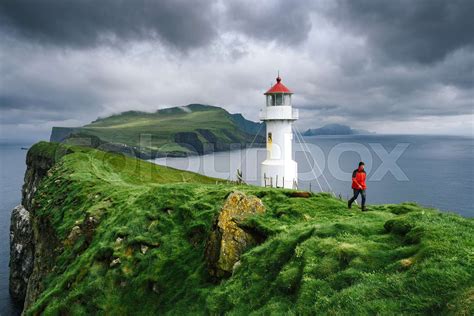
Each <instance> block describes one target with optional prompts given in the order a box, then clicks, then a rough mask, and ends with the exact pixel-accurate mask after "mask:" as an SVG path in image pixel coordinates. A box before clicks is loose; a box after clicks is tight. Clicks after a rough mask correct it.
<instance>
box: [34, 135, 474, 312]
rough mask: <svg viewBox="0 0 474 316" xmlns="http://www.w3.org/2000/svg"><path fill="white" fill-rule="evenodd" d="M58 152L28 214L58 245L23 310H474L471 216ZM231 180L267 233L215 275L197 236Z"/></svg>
mask: <svg viewBox="0 0 474 316" xmlns="http://www.w3.org/2000/svg"><path fill="white" fill-rule="evenodd" d="M53 146H54V145H51V144H48V143H40V144H38V145H35V146H34V147H33V148H32V149H31V155H32V156H34V155H52V154H54V152H57V151H58V149H59V148H62V149H64V148H65V147H64V146H63V145H61V146H59V147H53ZM56 146H57V145H56ZM62 152H64V150H62ZM67 152H68V154H67V155H64V154H61V155H59V156H58V159H57V161H58V162H57V164H56V165H55V166H54V167H53V168H52V169H51V170H50V172H49V174H48V176H47V177H46V178H45V179H44V180H43V181H42V184H41V187H40V189H39V190H38V192H37V194H36V198H35V200H36V203H37V211H36V213H35V220H36V221H47V222H48V223H50V225H51V227H52V228H53V231H54V233H55V235H56V238H57V239H58V240H59V241H60V242H61V243H62V244H63V247H62V248H61V250H60V251H59V256H58V257H57V258H56V259H55V267H54V269H53V271H51V272H50V273H49V274H48V277H47V278H46V279H45V280H44V286H45V290H44V292H43V293H42V295H41V296H40V298H39V299H38V300H37V301H36V302H35V304H34V305H33V306H31V308H30V309H29V310H28V312H27V314H36V313H41V312H43V313H44V314H47V315H59V314H71V315H90V314H104V315H105V314H106V315H127V314H130V315H152V314H172V315H182V314H224V313H227V314H229V315H248V314H252V315H260V314H264V315H268V314H288V315H314V314H329V315H340V314H342V315H366V314H380V315H399V314H405V315H409V314H410V315H411V314H457V315H472V313H473V312H474V307H473V302H474V276H473V272H474V270H473V259H474V250H473V249H474V238H473V236H474V223H473V220H472V219H466V218H462V217H460V216H458V215H454V214H449V213H440V212H439V211H437V210H433V209H427V208H423V207H420V206H418V205H416V204H413V203H403V204H399V205H378V206H370V207H369V212H366V213H362V212H360V211H359V210H357V209H352V210H347V207H346V202H345V201H342V200H339V199H335V198H333V197H331V196H330V195H328V194H324V193H322V194H316V195H314V196H312V197H310V198H292V197H290V194H289V192H291V191H289V190H281V189H269V188H260V187H253V186H237V185H234V184H232V183H220V184H216V179H211V178H207V177H204V176H200V175H196V174H193V173H188V172H184V171H179V170H175V169H170V168H165V167H160V166H156V165H152V164H149V163H147V162H144V161H140V160H135V159H131V158H125V157H123V156H119V155H114V154H107V153H104V152H100V151H96V150H92V149H82V148H79V147H68V148H67ZM234 190H240V191H243V192H245V193H247V194H253V195H256V196H258V197H260V198H261V199H262V201H263V202H264V204H265V206H266V209H267V211H266V212H265V213H264V214H262V215H256V216H254V217H251V218H249V219H248V220H247V221H246V222H245V225H246V226H248V227H251V228H252V229H253V230H255V231H258V232H260V233H261V234H262V235H264V236H266V239H265V241H264V242H263V243H261V244H260V245H258V246H256V247H254V248H252V249H250V250H248V251H247V252H246V253H245V254H244V255H243V256H242V258H241V265H240V266H239V268H238V269H237V270H236V271H235V273H234V275H233V276H232V277H230V278H229V279H226V280H223V281H222V282H220V283H217V284H216V283H212V282H211V281H210V278H209V277H208V275H207V271H206V264H205V260H204V246H205V242H206V239H207V236H208V234H209V231H210V228H211V225H212V220H213V218H214V217H215V216H216V215H217V214H218V212H219V210H220V208H221V206H222V205H223V202H224V200H225V198H226V196H227V195H228V194H229V193H230V192H232V191H234ZM91 216H92V217H94V218H96V219H97V221H98V224H97V226H96V228H95V229H94V232H93V235H92V236H86V235H85V236H81V237H80V238H79V239H77V240H76V241H75V242H74V243H68V242H67V237H68V235H69V233H70V231H71V229H72V227H73V226H74V225H78V224H80V223H81V222H83V221H85V220H86V218H89V217H91ZM120 239H122V241H121V242H120ZM145 245H146V246H147V247H148V251H147V252H146V253H145V254H143V253H142V252H141V248H142V246H145ZM117 258H120V261H121V263H120V264H118V265H116V266H113V267H111V266H110V263H111V262H112V260H114V259H117Z"/></svg>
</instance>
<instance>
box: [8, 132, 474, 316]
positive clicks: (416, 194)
mask: <svg viewBox="0 0 474 316" xmlns="http://www.w3.org/2000/svg"><path fill="white" fill-rule="evenodd" d="M304 139H305V142H306V145H305V146H302V145H301V144H299V143H296V144H295V146H294V151H295V160H296V161H297V162H298V170H299V188H300V189H304V190H309V189H310V186H311V190H312V191H314V192H318V191H325V192H333V193H334V194H335V195H337V196H339V195H340V196H342V197H343V198H347V197H348V196H349V195H350V193H351V189H350V183H351V173H352V170H354V169H355V168H356V166H357V164H358V162H359V161H360V160H363V161H364V162H365V163H366V169H367V178H368V181H367V185H368V189H367V203H368V204H369V205H370V204H380V203H400V202H404V201H414V202H417V203H419V204H421V205H425V206H429V207H435V208H439V209H441V210H442V211H450V212H455V213H458V214H460V215H462V216H466V217H474V138H472V137H455V136H420V135H416V136H415V135H349V136H313V137H305V138H304ZM21 147H29V145H28V144H14V145H12V144H8V145H5V144H4V145H1V144H0V159H1V160H0V192H1V196H0V315H2V316H3V315H18V314H19V313H20V311H21V308H19V307H17V306H15V305H14V304H13V303H12V301H11V300H10V296H9V293H8V261H9V227H10V213H11V210H12V209H13V207H15V206H16V205H18V204H19V203H20V200H21V186H22V184H23V177H24V173H25V168H26V166H25V158H26V151H24V150H21ZM303 149H304V150H303ZM265 154H266V153H265V149H263V148H252V149H247V150H234V151H231V152H219V153H215V154H211V155H205V156H196V157H190V158H160V159H156V161H155V162H156V163H159V164H163V165H168V166H172V167H175V168H180V169H186V170H191V171H195V172H200V173H202V174H206V175H209V176H214V177H219V178H224V179H235V177H236V170H237V169H242V170H243V175H244V178H245V179H246V181H247V182H248V183H252V184H257V183H258V176H257V175H258V174H259V171H260V170H259V164H260V162H261V161H263V159H264V158H265ZM313 158H314V159H315V160H316V161H317V162H318V166H316V165H315V164H314V161H313ZM242 162H243V163H242ZM318 167H319V168H318ZM321 174H322V175H324V177H323V176H321ZM315 176H316V179H318V181H316V180H315ZM326 181H327V182H326ZM318 182H319V184H318Z"/></svg>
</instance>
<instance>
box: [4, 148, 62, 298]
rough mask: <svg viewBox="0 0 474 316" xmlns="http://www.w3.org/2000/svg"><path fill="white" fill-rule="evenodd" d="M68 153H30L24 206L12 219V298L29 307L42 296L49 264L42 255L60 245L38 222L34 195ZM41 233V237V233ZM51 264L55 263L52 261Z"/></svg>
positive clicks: (22, 205) (17, 209)
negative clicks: (49, 173) (40, 255)
mask: <svg viewBox="0 0 474 316" xmlns="http://www.w3.org/2000/svg"><path fill="white" fill-rule="evenodd" d="M64 154H67V150H66V149H65V148H64V147H60V146H57V145H56V146H55V145H52V146H50V147H48V150H47V151H41V150H37V151H31V150H30V151H29V152H28V154H27V157H26V165H27V169H26V172H25V182H24V184H23V190H22V201H21V205H18V206H17V207H15V208H14V209H13V211H12V215H11V225H10V284H9V286H10V293H11V295H12V297H13V298H14V299H15V300H16V301H18V302H20V303H22V302H25V306H27V305H29V304H30V303H31V302H32V301H34V299H35V298H36V297H37V295H38V292H39V291H38V290H39V288H40V285H39V280H40V279H41V277H42V276H43V275H44V271H45V268H46V266H45V264H44V260H43V259H39V258H40V257H39V256H38V255H37V254H38V253H43V254H44V253H53V252H50V251H49V249H48V250H47V251H48V252H44V251H45V249H44V248H45V247H46V248H51V247H52V246H53V247H54V245H56V244H57V243H56V242H55V241H54V239H55V238H54V234H53V235H49V234H46V233H45V232H47V227H44V226H47V225H45V223H39V222H37V221H35V217H34V213H35V210H36V205H35V199H34V194H35V192H36V191H37V190H38V187H39V185H40V183H41V180H42V179H43V178H44V177H45V176H46V175H47V172H48V170H49V169H50V168H51V167H52V166H53V165H54V163H55V161H56V160H57V159H59V158H60V157H61V156H63V155H64ZM40 232H41V233H40ZM50 259H51V260H49V262H51V261H52V260H53V258H50Z"/></svg>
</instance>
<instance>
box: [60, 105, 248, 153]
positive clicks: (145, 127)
mask: <svg viewBox="0 0 474 316" xmlns="http://www.w3.org/2000/svg"><path fill="white" fill-rule="evenodd" d="M201 130H206V131H207V132H208V133H212V134H213V135H214V137H215V139H216V142H217V144H219V145H221V146H229V145H230V144H236V143H237V144H241V145H244V144H247V143H250V142H252V139H253V138H254V136H255V135H250V134H249V133H246V132H245V131H244V130H243V129H242V128H241V127H239V126H238V125H237V124H236V123H235V122H234V120H233V119H232V116H231V114H229V113H228V112H227V111H225V110H224V109H222V108H219V107H213V106H205V105H198V104H195V105H188V106H186V107H176V108H170V109H164V110H159V111H157V112H154V113H147V112H136V111H129V112H124V113H121V114H117V115H113V116H110V117H107V118H103V119H99V120H96V121H94V122H93V123H91V124H88V125H85V126H84V127H80V128H77V129H76V131H75V134H77V135H78V136H80V137H81V138H84V137H87V136H94V137H98V138H99V139H100V140H101V141H102V142H107V143H115V144H124V145H127V146H131V147H140V148H141V149H142V150H143V151H145V152H146V151H148V150H154V151H157V152H158V153H161V154H169V153H182V154H188V153H189V149H187V148H186V147H183V146H180V145H179V144H177V143H176V142H175V135H176V134H177V133H182V132H193V133H196V134H197V136H198V139H199V141H200V142H202V143H209V141H208V140H206V138H205V135H203V134H202V133H200V131H201ZM143 135H150V136H151V138H148V136H146V137H143ZM141 137H143V138H142V139H141ZM68 142H69V143H73V144H74V143H76V144H77V139H76V138H70V139H68ZM211 143H212V142H211ZM226 148H227V147H226ZM196 149H198V148H196Z"/></svg>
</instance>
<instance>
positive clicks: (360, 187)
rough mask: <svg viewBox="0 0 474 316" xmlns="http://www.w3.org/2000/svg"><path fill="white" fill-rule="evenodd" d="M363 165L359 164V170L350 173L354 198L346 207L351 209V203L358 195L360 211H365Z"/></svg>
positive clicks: (364, 175)
mask: <svg viewBox="0 0 474 316" xmlns="http://www.w3.org/2000/svg"><path fill="white" fill-rule="evenodd" d="M364 166H365V164H364V163H363V162H362V161H361V162H359V168H357V169H356V170H354V172H352V189H353V190H354V196H353V197H352V198H351V199H350V200H349V201H348V202H347V207H349V208H351V206H352V203H353V202H354V201H355V200H357V197H358V196H359V194H360V195H361V197H362V211H365V210H366V208H365V189H367V185H366V184H365V178H366V173H365V170H364Z"/></svg>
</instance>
